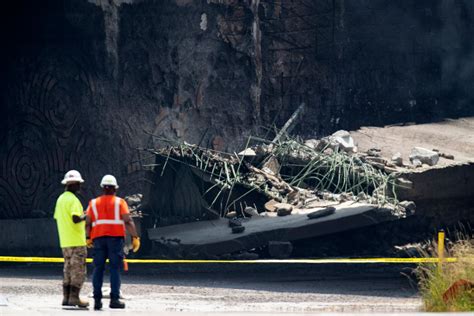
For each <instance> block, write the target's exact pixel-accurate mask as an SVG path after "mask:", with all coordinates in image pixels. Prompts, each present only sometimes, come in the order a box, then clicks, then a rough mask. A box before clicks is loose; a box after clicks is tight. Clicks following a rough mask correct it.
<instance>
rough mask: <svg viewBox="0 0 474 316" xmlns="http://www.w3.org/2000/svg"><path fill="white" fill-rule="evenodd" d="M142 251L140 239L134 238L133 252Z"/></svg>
mask: <svg viewBox="0 0 474 316" xmlns="http://www.w3.org/2000/svg"><path fill="white" fill-rule="evenodd" d="M138 249H140V237H132V251H133V252H137V251H138Z"/></svg>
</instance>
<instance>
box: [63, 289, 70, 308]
mask: <svg viewBox="0 0 474 316" xmlns="http://www.w3.org/2000/svg"><path fill="white" fill-rule="evenodd" d="M70 292H71V286H70V285H64V284H63V306H69V293H70Z"/></svg>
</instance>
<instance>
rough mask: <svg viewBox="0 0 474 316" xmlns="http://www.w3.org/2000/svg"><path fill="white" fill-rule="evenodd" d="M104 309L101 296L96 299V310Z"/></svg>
mask: <svg viewBox="0 0 474 316" xmlns="http://www.w3.org/2000/svg"><path fill="white" fill-rule="evenodd" d="M101 309H102V300H101V299H100V298H95V299H94V310H96V311H98V310H101Z"/></svg>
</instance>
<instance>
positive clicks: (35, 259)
mask: <svg viewBox="0 0 474 316" xmlns="http://www.w3.org/2000/svg"><path fill="white" fill-rule="evenodd" d="M86 260H87V262H88V263H91V262H92V258H87V259H86ZM457 260H458V259H457V258H443V262H447V263H450V262H456V261H457ZM126 261H127V262H128V263H158V264H175V263H186V264H188V263H246V264H250V263H252V264H261V263H307V264H328V263H439V262H440V259H439V258H334V259H268V260H267V259H259V260H167V259H126ZM0 262H49V263H61V262H64V259H63V258H53V257H8V256H0Z"/></svg>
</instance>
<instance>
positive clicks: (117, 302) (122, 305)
mask: <svg viewBox="0 0 474 316" xmlns="http://www.w3.org/2000/svg"><path fill="white" fill-rule="evenodd" d="M109 307H110V308H125V303H124V302H122V301H120V300H119V299H118V298H112V299H110V304H109Z"/></svg>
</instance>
